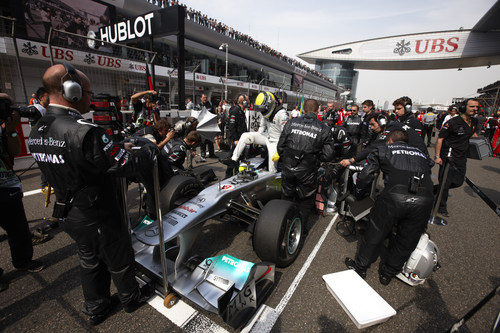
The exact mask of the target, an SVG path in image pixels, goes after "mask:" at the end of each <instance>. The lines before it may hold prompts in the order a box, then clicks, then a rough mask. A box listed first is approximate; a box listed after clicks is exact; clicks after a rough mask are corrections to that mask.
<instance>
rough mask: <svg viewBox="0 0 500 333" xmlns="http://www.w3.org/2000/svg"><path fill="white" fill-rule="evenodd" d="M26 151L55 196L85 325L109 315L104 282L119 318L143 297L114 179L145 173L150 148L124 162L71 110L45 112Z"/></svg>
mask: <svg viewBox="0 0 500 333" xmlns="http://www.w3.org/2000/svg"><path fill="white" fill-rule="evenodd" d="M29 148H30V151H31V153H32V155H33V158H34V159H35V160H36V161H37V163H38V166H39V167H40V170H41V171H42V172H43V173H44V174H45V175H46V177H47V180H48V181H49V183H50V184H51V185H52V187H53V188H54V190H55V194H56V197H57V199H58V202H57V203H56V206H57V207H59V209H57V210H55V214H54V215H55V217H58V218H65V221H64V223H63V225H64V229H65V231H66V232H67V233H68V234H69V235H70V237H71V238H72V239H73V240H74V241H75V242H76V244H77V247H78V256H79V258H80V274H81V278H82V289H83V295H84V298H85V303H84V305H83V312H84V313H85V314H87V315H88V316H90V321H91V323H93V324H96V323H99V322H100V321H102V320H104V318H105V316H106V315H107V313H109V311H110V309H111V308H112V307H113V304H112V301H111V298H110V283H111V279H113V282H114V284H115V286H116V288H117V289H118V297H119V299H120V301H121V303H122V305H123V307H124V310H125V311H126V312H132V311H134V310H135V309H136V308H137V307H138V306H139V305H140V304H142V303H143V302H145V300H146V297H149V296H150V295H148V294H149V293H148V292H146V291H145V290H146V289H139V285H138V283H137V281H136V280H135V276H134V251H133V249H132V246H131V240H130V235H129V232H128V230H127V225H126V224H125V223H124V219H123V217H122V211H123V208H122V207H121V201H120V200H119V195H118V194H117V193H120V188H119V184H118V181H117V178H116V176H129V175H137V174H139V170H145V172H149V173H151V170H152V169H151V168H149V167H148V162H149V166H151V163H152V158H153V157H152V156H153V154H155V152H154V149H157V148H156V146H155V145H154V144H152V143H151V144H150V145H147V146H146V147H143V148H142V149H141V150H139V151H137V152H136V153H134V154H132V155H131V154H130V153H129V152H127V151H126V150H125V149H123V145H122V144H120V143H115V142H113V141H112V139H111V138H110V137H108V136H107V134H106V133H105V131H104V129H102V128H100V127H98V126H97V125H94V124H92V123H89V122H87V121H85V120H84V119H83V118H82V116H81V115H80V113H78V111H77V110H75V109H72V108H68V107H63V106H55V105H49V107H48V108H47V113H46V114H45V116H43V117H42V118H41V119H40V120H39V121H38V123H37V124H36V126H35V127H34V128H33V130H32V131H31V135H30V141H29ZM63 203H64V204H63ZM64 205H65V207H66V208H64ZM56 211H57V212H56Z"/></svg>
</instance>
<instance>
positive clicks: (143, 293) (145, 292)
mask: <svg viewBox="0 0 500 333" xmlns="http://www.w3.org/2000/svg"><path fill="white" fill-rule="evenodd" d="M154 291H155V290H154V287H153V286H152V285H149V284H145V285H144V286H142V287H141V288H139V295H138V296H137V297H136V298H135V299H134V300H133V301H131V302H129V303H128V304H127V305H124V306H123V310H125V312H127V313H131V312H134V311H135V310H137V309H138V308H140V307H141V306H143V305H144V304H146V302H147V301H148V299H150V298H151V296H153V293H154Z"/></svg>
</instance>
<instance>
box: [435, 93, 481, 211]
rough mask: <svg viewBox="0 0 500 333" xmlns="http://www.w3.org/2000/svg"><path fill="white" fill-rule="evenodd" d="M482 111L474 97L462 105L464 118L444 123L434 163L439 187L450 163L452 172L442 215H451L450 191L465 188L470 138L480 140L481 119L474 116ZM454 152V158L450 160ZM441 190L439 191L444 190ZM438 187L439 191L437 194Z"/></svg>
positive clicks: (459, 108)
mask: <svg viewBox="0 0 500 333" xmlns="http://www.w3.org/2000/svg"><path fill="white" fill-rule="evenodd" d="M478 108H479V101H478V100H477V99H474V98H471V99H468V100H466V101H464V102H462V103H461V104H460V105H459V106H458V111H459V113H460V116H458V117H453V118H451V119H450V120H448V121H447V122H445V123H444V124H443V128H442V129H441V131H440V132H439V137H438V140H437V142H436V156H435V157H434V160H435V162H436V163H437V164H439V165H440V167H439V186H440V187H441V186H443V184H442V180H443V175H444V169H445V166H446V163H450V171H449V172H448V177H447V179H446V183H445V184H444V189H443V196H442V197H441V202H440V203H439V210H438V212H439V214H441V215H443V216H446V217H447V216H449V213H448V209H447V204H446V203H447V201H448V192H449V190H450V189H452V188H457V187H460V186H462V184H463V183H464V180H465V172H466V170H467V151H468V150H469V139H470V138H471V137H472V136H474V137H477V133H476V131H477V119H476V118H474V117H472V116H473V115H474V114H475V113H476V112H477V110H478ZM450 149H451V158H448V154H449V151H450ZM440 187H439V188H440ZM437 189H438V188H436V192H437Z"/></svg>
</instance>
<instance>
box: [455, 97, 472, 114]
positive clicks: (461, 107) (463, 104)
mask: <svg viewBox="0 0 500 333" xmlns="http://www.w3.org/2000/svg"><path fill="white" fill-rule="evenodd" d="M470 100H471V99H470V98H467V99H466V100H464V101H463V102H460V103H458V105H457V109H458V112H459V113H465V111H466V110H467V103H469V101H470Z"/></svg>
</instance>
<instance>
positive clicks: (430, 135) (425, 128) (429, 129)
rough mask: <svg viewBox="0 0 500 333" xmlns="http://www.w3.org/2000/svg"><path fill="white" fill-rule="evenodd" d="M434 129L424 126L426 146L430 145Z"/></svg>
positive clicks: (430, 126)
mask: <svg viewBox="0 0 500 333" xmlns="http://www.w3.org/2000/svg"><path fill="white" fill-rule="evenodd" d="M433 129H434V125H424V138H425V136H427V146H430V145H431V139H432V130H433Z"/></svg>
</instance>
